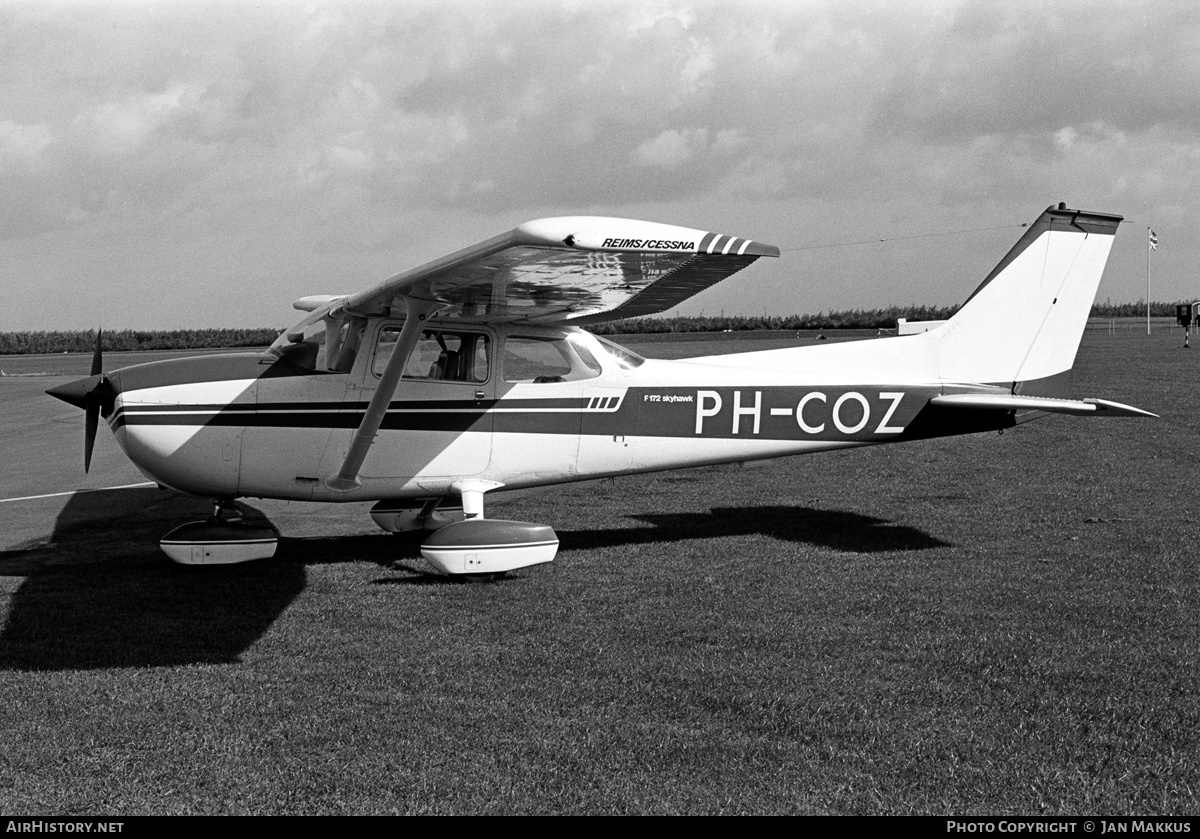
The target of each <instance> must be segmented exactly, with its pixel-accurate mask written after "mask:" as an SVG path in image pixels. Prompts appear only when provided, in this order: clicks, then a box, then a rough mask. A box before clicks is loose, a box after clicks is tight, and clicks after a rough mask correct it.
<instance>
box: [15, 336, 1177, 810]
mask: <svg viewBox="0 0 1200 839" xmlns="http://www.w3.org/2000/svg"><path fill="white" fill-rule="evenodd" d="M803 340H811V338H806V339H803ZM625 343H627V344H629V345H630V346H631V347H633V348H635V349H639V350H643V351H645V352H646V353H647V354H650V355H655V356H659V357H684V356H688V355H700V354H712V353H715V352H718V351H720V350H719V349H718V346H717V345H716V344H714V343H713V342H662V343H659V342H654V343H650V342H647V343H645V344H639V343H637V342H635V341H633V340H628V341H626V342H625ZM789 343H790V344H794V343H796V339H785V338H779V339H773V340H772V341H760V342H755V341H746V340H737V341H728V342H726V343H725V344H723V345H722V347H723V348H724V349H726V350H729V351H741V350H748V349H761V348H764V347H765V346H769V345H775V344H779V345H783V344H789ZM1180 343H1181V336H1180V334H1179V333H1178V332H1167V331H1162V332H1157V333H1156V334H1155V335H1154V336H1152V337H1149V338H1148V337H1147V336H1145V335H1144V334H1142V335H1138V334H1136V333H1129V332H1126V333H1117V334H1114V335H1108V334H1102V333H1089V334H1087V335H1086V336H1085V338H1084V344H1083V347H1082V349H1081V352H1080V358H1079V362H1078V364H1077V369H1076V376H1075V386H1074V390H1075V393H1076V395H1078V396H1099V397H1103V398H1109V399H1115V400H1117V401H1121V402H1128V403H1131V404H1134V405H1137V406H1139V407H1142V408H1146V409H1148V410H1152V411H1155V412H1157V413H1159V414H1161V415H1162V416H1161V418H1160V419H1158V420H1123V419H1110V420H1082V419H1074V418H1068V417H1052V418H1048V419H1045V420H1041V421H1038V422H1035V423H1031V424H1029V425H1026V426H1023V427H1021V428H1018V429H1015V430H1013V431H1010V432H1007V433H1005V434H1003V435H982V436H972V437H963V438H956V439H949V440H942V441H929V442H922V443H915V444H909V445H904V446H890V447H881V448H875V449H868V450H859V451H850V452H839V453H832V454H825V455H817V456H813V457H808V458H799V459H792V460H781V461H775V462H771V463H768V464H765V465H762V466H760V467H757V468H740V467H738V466H724V467H711V468H704V469H695V470H687V471H680V472H673V473H664V474H659V475H647V476H632V477H626V478H621V479H617V480H615V481H604V482H597V483H592V484H580V485H574V486H568V487H563V488H557V489H554V490H552V491H548V492H543V493H534V494H528V495H525V496H521V497H517V498H512V499H509V500H506V499H505V498H504V497H503V496H498V497H497V498H496V499H495V500H493V501H491V503H490V504H489V508H488V509H489V515H492V516H495V517H497V518H517V519H522V520H526V521H535V522H546V523H550V524H553V525H554V527H555V528H556V530H557V531H558V534H559V536H560V538H561V540H562V548H561V551H560V553H559V556H558V559H557V560H556V561H555V562H554V563H553V564H552V565H549V566H541V567H537V568H533V569H527V570H525V571H521V572H517V573H516V574H514V575H512V576H511V577H510V578H509V579H506V580H504V581H502V582H500V583H497V584H489V585H471V584H463V583H460V582H458V581H453V580H447V579H444V578H441V577H437V576H434V575H433V574H431V573H429V569H428V568H427V566H425V564H424V563H423V561H422V560H421V559H420V555H419V550H418V544H419V542H418V540H416V539H407V538H403V537H390V536H387V535H385V534H382V533H380V532H378V531H376V530H375V529H374V526H373V525H372V524H371V522H370V520H369V518H368V517H367V516H366V513H365V509H366V506H368V505H348V506H347V507H334V506H317V505H314V506H311V507H305V506H304V505H288V504H282V503H265V502H264V503H262V504H259V503H257V502H256V503H255V504H254V505H253V506H257V507H259V508H260V509H261V510H262V511H263V512H264V513H265V514H266V515H268V516H270V517H271V518H272V520H273V521H275V522H276V523H277V524H278V525H279V526H280V528H281V529H282V531H283V533H284V535H285V537H287V538H285V539H284V540H283V541H282V542H281V545H280V550H279V553H278V555H277V557H276V558H275V559H273V560H271V561H268V562H264V563H259V564H255V565H251V566H244V567H241V568H234V569H182V568H178V567H175V566H172V565H171V564H169V563H168V562H167V560H166V559H165V558H164V557H163V556H162V555H161V553H160V552H159V550H158V548H157V544H156V543H157V539H158V537H160V536H161V535H162V534H163V533H164V532H166V530H168V529H170V528H171V527H173V526H174V525H175V524H178V523H180V522H181V521H185V520H187V519H189V518H192V517H195V515H196V514H197V513H203V512H204V511H205V505H204V504H203V503H199V504H198V503H197V502H196V501H193V500H189V499H186V498H182V497H179V496H175V495H171V494H168V493H165V492H161V491H159V490H157V489H153V488H147V489H130V490H120V491H112V492H96V493H90V494H86V495H78V496H74V497H73V498H71V499H69V500H67V501H62V500H59V501H55V502H51V501H34V502H16V503H13V504H7V505H5V504H0V517H5V518H4V519H3V521H4V523H5V528H6V529H8V530H10V531H11V532H13V533H21V534H23V535H21V537H20V538H19V539H18V538H16V537H12V538H10V539H9V541H8V542H7V543H5V544H6V547H5V548H4V549H3V550H0V611H2V612H3V615H2V619H3V631H2V632H0V707H2V708H3V709H4V712H3V714H2V715H0V744H2V748H0V812H2V813H5V814H55V815H66V814H110V813H111V814H117V815H136V814H181V813H198V814H220V813H259V814H282V813H290V814H315V813H325V814H349V813H355V814H366V813H689V814H710V813H787V814H850V813H862V814H895V813H920V814H958V815H968V814H1108V815H1122V814H1127V815H1154V814H1169V815H1185V814H1186V815H1195V814H1197V813H1200V768H1198V762H1197V759H1196V755H1197V754H1198V753H1200V744H1198V743H1197V731H1198V730H1200V699H1198V696H1200V582H1198V570H1200V569H1198V568H1197V560H1196V557H1197V556H1198V555H1200V522H1198V518H1200V511H1198V509H1197V501H1196V498H1197V495H1196V491H1197V487H1196V482H1197V467H1198V466H1200V398H1198V394H1197V389H1196V383H1197V371H1198V370H1200V347H1198V348H1193V349H1192V350H1188V351H1185V350H1183V349H1181V348H1180V346H1179V344H1180ZM30 363H32V362H30ZM83 363H84V365H85V366H86V361H84V362H83ZM0 366H3V365H0ZM43 372H45V371H43ZM10 373H11V371H10ZM59 380H60V379H53V378H46V379H43V380H39V381H38V382H37V383H36V385H37V388H38V389H39V390H38V392H40V389H43V388H44V387H48V386H50V385H51V384H53V383H55V382H57V381H59ZM31 382H33V380H32V379H20V378H10V379H0V394H2V395H4V396H5V397H6V398H5V399H4V400H3V401H2V403H0V404H2V405H3V408H0V417H2V418H3V421H4V423H5V425H4V428H5V432H4V435H5V436H4V442H2V443H0V456H2V457H3V458H5V460H4V463H3V464H0V469H4V470H6V471H4V472H2V473H0V474H2V475H3V477H4V479H5V481H6V482H7V484H9V485H15V486H20V487H22V488H23V489H22V490H20V491H15V492H6V493H5V495H6V497H7V496H10V495H17V494H22V495H24V494H34V492H33V491H26V490H34V489H37V488H38V487H37V486H35V483H36V481H37V479H38V478H39V475H42V474H43V473H44V475H45V476H46V481H45V482H44V483H45V488H42V489H41V490H40V491H42V492H51V491H55V490H56V489H57V488H59V487H60V486H61V483H62V482H63V481H65V480H67V478H66V477H63V476H65V475H68V474H69V473H72V470H79V468H80V465H79V462H80V460H81V454H80V440H79V438H80V435H81V430H80V429H81V426H82V422H81V420H79V419H74V418H72V417H73V415H72V414H71V410H72V409H69V408H67V407H66V406H61V405H58V404H57V403H54V401H53V400H50V399H49V398H47V397H39V399H40V400H41V401H34V400H35V396H36V394H35V393H34V385H33V384H30V383H31ZM5 388H7V390H4V389H5ZM21 388H23V389H21ZM14 395H19V396H20V398H15V397H14ZM60 408H61V410H60ZM39 411H41V412H43V413H42V414H39V413H38V412H39ZM78 414H79V412H77V411H75V412H74V415H78ZM39 417H43V419H42V420H39V419H38V418H39ZM18 420H19V421H20V423H21V429H20V434H18V433H17V431H18V429H16V428H15V425H16V424H17V422H18ZM29 426H33V428H30V427H29ZM10 427H11V430H12V433H10ZM22 435H23V436H22ZM39 446H40V447H41V448H40V449H39V448H38V447H39ZM105 446H107V448H105ZM115 449H116V447H115V445H114V444H113V442H112V440H111V439H107V440H104V441H102V443H101V446H100V447H98V450H97V461H96V463H95V464H94V465H93V475H92V476H89V481H92V482H93V483H92V484H90V486H93V487H96V486H108V485H112V484H121V483H128V482H130V480H138V479H139V476H137V475H136V473H132V476H131V475H130V474H129V473H126V472H122V471H120V470H122V469H129V467H127V466H123V465H121V464H120V462H119V461H120V456H119V453H116V451H115ZM102 456H103V458H109V459H107V460H106V459H102ZM98 467H103V468H105V469H110V470H112V471H110V472H108V473H107V474H103V473H102V474H100V475H99V476H98V475H97V474H96V472H97V469H98ZM101 471H102V472H103V470H101ZM72 474H76V477H78V475H80V474H81V473H72ZM106 480H107V483H106V482H105V481H106ZM27 505H33V506H27ZM45 505H57V506H45ZM39 516H42V517H43V518H44V519H45V520H46V523H47V527H46V530H47V532H46V534H44V535H39V532H38V527H39V519H38V517H39Z"/></svg>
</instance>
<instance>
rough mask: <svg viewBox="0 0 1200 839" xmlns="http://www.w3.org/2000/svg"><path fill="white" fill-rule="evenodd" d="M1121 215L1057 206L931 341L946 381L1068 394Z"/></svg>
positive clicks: (1031, 228) (1021, 240)
mask: <svg viewBox="0 0 1200 839" xmlns="http://www.w3.org/2000/svg"><path fill="white" fill-rule="evenodd" d="M1121 221H1122V218H1121V216H1115V215H1109V214H1106V213H1093V212H1087V211H1083V210H1069V209H1067V208H1066V206H1065V205H1063V204H1059V205H1058V206H1057V207H1050V208H1048V209H1047V210H1046V211H1045V212H1044V213H1042V215H1041V217H1040V218H1038V220H1037V221H1035V222H1034V223H1033V224H1032V225H1030V227H1029V229H1028V230H1027V231H1026V232H1025V235H1024V236H1022V237H1021V239H1020V241H1018V242H1017V244H1016V245H1015V246H1014V247H1013V249H1012V250H1011V251H1009V252H1008V254H1007V255H1006V256H1005V257H1004V259H1002V260H1000V264H999V265H997V266H996V267H995V268H994V269H993V270H992V272H991V273H990V274H989V275H988V276H987V278H986V279H985V280H984V281H983V283H982V284H980V286H979V288H977V289H975V292H974V293H973V294H972V295H971V296H970V298H968V300H967V302H966V303H965V304H964V305H963V307H962V308H961V309H960V310H959V311H958V313H957V314H955V315H954V317H952V318H951V319H950V320H949V321H948V322H947V323H946V324H944V325H943V326H941V327H940V328H938V329H937V330H935V331H934V332H933V333H930V334H931V335H937V337H938V339H939V347H938V356H939V373H940V377H941V378H942V379H943V380H945V381H957V382H980V383H986V384H1001V385H1006V386H1011V387H1012V388H1013V391H1014V392H1016V393H1027V394H1037V395H1060V394H1059V392H1060V390H1061V389H1062V388H1064V387H1065V374H1066V373H1068V372H1069V371H1070V369H1071V366H1072V365H1073V364H1074V363H1075V351H1076V350H1077V349H1078V347H1079V341H1080V339H1081V338H1082V337H1083V330H1084V327H1085V326H1086V325H1087V319H1088V315H1089V314H1090V313H1091V308H1092V302H1093V300H1094V299H1095V297H1096V289H1097V287H1098V286H1099V284H1100V277H1101V275H1103V273H1104V266H1105V263H1106V262H1107V261H1108V253H1109V250H1111V248H1112V244H1113V237H1114V235H1115V234H1116V232H1117V226H1118V225H1119V224H1120V223H1121Z"/></svg>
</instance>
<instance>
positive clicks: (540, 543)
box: [421, 481, 558, 582]
mask: <svg viewBox="0 0 1200 839" xmlns="http://www.w3.org/2000/svg"><path fill="white" fill-rule="evenodd" d="M498 486H499V484H495V483H490V482H485V481H461V482H459V483H457V484H455V485H454V487H453V488H454V489H455V490H456V491H457V492H459V493H460V494H461V495H462V499H463V514H464V516H465V518H464V520H463V521H457V522H454V523H452V524H447V525H446V526H445V527H441V528H439V529H438V530H435V531H434V532H433V533H432V534H431V535H430V536H429V538H428V539H426V540H425V543H424V544H423V545H421V556H423V557H425V560H426V561H427V562H428V563H429V564H430V565H432V566H433V567H434V568H436V569H438V570H439V571H441V572H442V573H443V574H451V575H455V576H463V577H465V578H466V579H469V580H474V581H480V582H486V581H491V580H497V579H500V578H501V577H503V576H504V575H505V574H506V573H508V572H509V571H513V570H516V569H517V568H526V567H528V566H530V565H540V564H541V563H544V562H550V561H552V560H553V559H554V556H555V554H556V553H558V536H557V535H556V534H555V533H554V528H552V527H550V525H548V524H530V523H529V522H523V521H506V520H503V519H485V518H484V517H483V494H484V493H485V492H487V491H488V490H489V489H495V488H496V487H498Z"/></svg>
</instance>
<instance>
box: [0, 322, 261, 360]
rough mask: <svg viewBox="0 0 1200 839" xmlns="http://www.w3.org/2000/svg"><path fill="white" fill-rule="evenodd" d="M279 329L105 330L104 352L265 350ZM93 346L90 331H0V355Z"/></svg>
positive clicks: (89, 347)
mask: <svg viewBox="0 0 1200 839" xmlns="http://www.w3.org/2000/svg"><path fill="white" fill-rule="evenodd" d="M278 334H279V330H278V329H270V328H263V329H120V330H116V329H114V330H112V331H109V330H107V329H106V330H104V333H103V335H102V336H101V339H100V345H101V348H102V349H103V350H104V351H105V352H136V351H139V350H203V349H214V348H225V347H227V348H237V347H265V346H266V345H268V344H270V343H271V342H272V341H274V340H275V336H277V335H278ZM95 346H96V333H95V332H94V331H92V330H90V329H89V330H86V331H74V332H0V355H30V354H34V353H63V352H91V351H92V350H93V348H94V347H95Z"/></svg>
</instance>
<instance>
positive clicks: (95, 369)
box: [92, 329, 104, 376]
mask: <svg viewBox="0 0 1200 839" xmlns="http://www.w3.org/2000/svg"><path fill="white" fill-rule="evenodd" d="M103 332H104V330H103V329H97V330H96V349H95V350H93V351H92V375H93V376H95V375H98V374H99V373H100V371H101V370H103V369H104V356H103V354H102V353H101V352H100V335H101V333H103Z"/></svg>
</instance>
